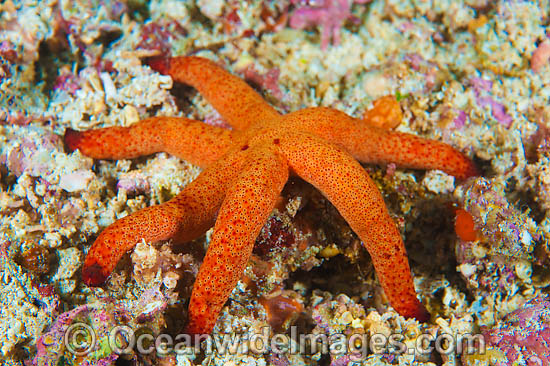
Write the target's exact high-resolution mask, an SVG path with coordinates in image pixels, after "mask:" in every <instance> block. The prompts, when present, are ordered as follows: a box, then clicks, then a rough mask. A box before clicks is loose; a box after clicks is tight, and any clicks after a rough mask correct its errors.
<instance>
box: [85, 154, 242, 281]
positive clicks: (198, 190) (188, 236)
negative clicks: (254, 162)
mask: <svg viewBox="0 0 550 366" xmlns="http://www.w3.org/2000/svg"><path fill="white" fill-rule="evenodd" d="M242 155H244V153H236V154H231V155H230V156H228V157H227V158H225V159H222V160H220V161H219V162H216V163H214V164H213V165H212V166H211V167H210V168H208V169H206V170H205V171H203V172H202V173H201V174H200V175H199V176H198V177H197V179H195V180H194V181H193V182H191V183H189V185H187V186H186V187H185V188H184V189H183V190H182V192H181V193H180V194H178V195H177V196H176V197H174V198H173V199H171V200H170V201H168V202H165V203H163V204H161V205H158V206H153V207H148V208H145V209H143V210H140V211H137V212H135V213H133V214H131V215H129V216H126V217H123V218H122V219H119V220H117V221H115V222H114V223H113V224H111V225H110V226H109V227H107V228H106V229H105V230H103V231H102V232H101V234H100V235H99V236H98V238H97V239H96V241H95V242H94V244H93V245H92V247H91V248H90V250H89V251H88V254H87V256H86V259H85V261H84V267H83V269H82V279H83V280H84V282H85V283H86V284H87V285H89V286H98V285H101V284H102V283H103V282H105V280H106V279H107V277H108V276H109V275H110V274H111V272H112V271H113V269H114V268H115V266H116V264H117V262H118V261H119V260H120V258H121V257H122V256H123V255H124V253H126V252H127V251H129V250H130V249H132V248H134V246H135V245H136V244H137V243H138V242H139V241H140V240H145V241H147V242H155V241H159V240H166V239H170V238H173V239H174V241H176V242H181V243H183V242H187V241H190V240H192V239H195V238H197V237H199V236H200V235H202V234H203V233H204V232H206V230H208V229H209V228H210V227H212V225H213V224H214V219H215V217H216V213H217V211H218V210H219V208H220V206H221V204H222V202H223V198H224V195H225V191H226V189H227V186H228V183H229V182H231V181H232V180H233V179H234V178H235V177H237V176H238V174H239V173H240V171H241V169H242V165H243V161H244V160H243V158H242Z"/></svg>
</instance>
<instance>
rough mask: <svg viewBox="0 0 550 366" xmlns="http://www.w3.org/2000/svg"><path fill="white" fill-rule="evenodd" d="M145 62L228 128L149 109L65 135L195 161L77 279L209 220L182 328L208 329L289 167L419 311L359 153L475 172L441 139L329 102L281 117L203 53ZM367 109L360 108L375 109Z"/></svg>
mask: <svg viewBox="0 0 550 366" xmlns="http://www.w3.org/2000/svg"><path fill="white" fill-rule="evenodd" d="M150 65H151V67H152V68H153V69H155V70H157V71H160V72H161V73H163V74H168V75H170V76H171V77H172V78H173V79H174V80H176V81H178V82H182V83H185V84H189V85H191V86H193V87H195V88H196V89H198V91H199V92H200V93H201V94H202V95H204V97H205V98H206V99H207V100H208V101H209V102H210V103H211V104H212V105H213V106H214V108H215V109H216V110H217V111H218V112H219V113H220V114H221V115H222V116H223V117H224V118H225V120H226V121H227V122H228V123H229V124H230V125H231V126H232V127H233V128H234V130H232V131H230V130H225V129H222V128H219V127H213V126H208V125H206V124H204V123H202V122H199V121H193V120H189V119H186V118H169V117H153V118H149V119H145V120H142V121H140V122H138V123H136V124H134V125H132V126H130V127H110V128H103V129H97V130H90V131H85V132H77V131H74V130H70V129H68V130H67V131H66V133H65V143H66V144H67V146H68V147H69V149H70V150H75V149H79V150H80V151H81V152H82V153H83V154H84V155H87V156H90V157H93V158H97V159H126V158H134V157H137V156H141V155H147V154H152V153H155V152H159V151H166V152H168V153H170V154H173V155H175V156H178V157H181V158H182V159H185V160H188V161H190V162H191V163H193V164H197V165H199V166H201V167H203V168H204V170H203V172H202V173H201V174H200V175H199V177H198V178H197V179H196V180H194V181H193V182H192V183H190V184H189V185H187V186H186V187H185V188H184V189H183V190H182V192H181V193H180V194H179V195H177V196H176V197H174V198H173V199H171V200H170V201H168V202H166V203H163V204H161V205H158V206H153V207H149V208H146V209H143V210H141V211H138V212H136V213H134V214H132V215H129V216H127V217H124V218H122V219H120V220H118V221H116V222H115V223H113V224H112V225H110V226H109V227H108V228H107V229H105V230H104V231H103V232H102V233H101V234H100V235H99V237H98V238H97V240H96V241H95V243H94V244H93V245H92V247H91V249H90V250H89V252H88V255H87V257H86V260H85V263H84V268H83V269H82V277H83V280H84V282H85V283H86V284H88V285H100V284H101V283H103V282H104V281H105V280H106V278H107V277H108V276H109V275H110V273H111V272H112V270H113V269H114V267H115V265H116V264H117V262H118V261H119V259H120V258H121V257H122V255H123V254H124V253H125V252H127V251H128V250H130V249H132V248H133V247H134V246H135V245H136V243H138V242H139V241H140V240H142V239H145V240H146V241H148V242H155V241H159V240H166V239H169V238H172V239H173V240H174V241H175V242H186V241H189V240H192V239H194V238H197V237H198V236H200V235H202V234H203V233H204V232H205V231H206V230H208V229H209V228H210V227H212V226H213V225H214V232H213V234H212V239H211V242H210V245H209V247H208V251H207V253H206V256H205V257H204V261H203V263H202V266H201V267H200V271H199V273H198V276H197V279H196V282H195V285H194V288H193V292H192V295H191V300H190V304H189V322H188V325H187V329H186V330H187V332H189V333H190V334H198V333H210V332H211V331H212V329H213V327H214V324H215V322H216V319H217V317H218V314H219V312H220V310H221V309H222V307H223V305H224V303H225V302H226V300H227V299H228V297H229V295H230V293H231V291H232V290H233V288H234V287H235V285H236V284H237V282H238V281H239V279H240V278H241V276H242V274H243V271H244V268H245V266H246V264H247V262H248V259H249V258H250V255H251V252H252V249H253V246H254V242H255V239H256V237H257V235H258V234H259V232H260V229H261V228H262V226H263V225H264V223H265V222H266V220H267V219H268V217H269V215H270V214H271V211H272V210H273V208H274V206H275V203H276V200H277V198H278V196H279V194H280V192H281V190H282V189H283V186H284V185H285V183H286V181H287V179H288V176H289V174H295V175H298V176H300V177H301V178H303V179H304V180H306V181H308V182H309V183H311V184H312V185H313V186H315V187H316V188H317V189H319V190H320V191H321V192H322V193H323V194H324V195H325V196H326V197H327V198H328V199H329V200H330V201H331V202H332V203H333V204H334V206H335V207H336V208H337V209H338V211H339V212H340V213H341V215H342V216H343V217H344V219H345V220H346V221H347V222H348V223H349V225H350V226H351V228H352V229H353V230H354V231H355V233H357V235H358V236H359V238H360V239H361V240H362V241H363V243H364V245H365V246H366V248H367V250H368V251H369V253H370V255H371V257H372V261H373V264H374V268H375V270H376V273H377V275H378V279H379V281H380V283H381V285H382V287H383V289H384V292H385V294H386V296H387V298H388V300H389V301H390V303H391V305H392V306H393V307H394V308H395V310H396V311H397V312H399V313H400V314H402V315H404V316H406V317H415V318H416V319H418V320H421V321H426V320H427V319H429V314H428V312H427V311H426V309H425V308H424V306H423V305H422V304H421V303H420V301H418V299H417V298H416V293H415V290H414V286H413V282H412V277H411V272H410V269H409V263H408V260H407V254H406V252H405V247H404V245H403V241H402V239H401V236H400V234H399V231H398V230H397V227H396V225H395V223H394V222H393V221H392V219H391V217H390V215H389V214H388V211H387V209H386V206H385V203H384V200H383V199H382V196H381V194H380V192H379V191H378V189H377V188H376V186H375V184H374V183H373V181H372V180H371V178H370V177H369V175H368V174H367V173H366V171H365V170H364V169H363V168H362V167H361V165H360V164H359V163H358V162H357V160H359V161H361V162H364V163H395V164H396V165H397V166H400V167H408V168H420V169H440V170H443V171H445V172H447V173H449V174H451V175H454V176H455V177H457V178H459V179H464V178H467V177H470V176H473V175H476V174H477V170H476V168H475V166H474V164H473V163H472V162H471V161H470V160H469V159H468V158H466V157H465V156H464V155H462V154H461V153H460V152H458V151H456V150H455V149H453V148H452V147H451V146H449V145H446V144H444V143H441V142H437V141H430V140H426V139H423V138H420V137H417V136H414V135H411V134H406V133H400V132H392V131H388V130H385V129H381V128H378V127H374V126H372V125H370V124H369V123H366V121H363V120H359V119H355V118H352V117H350V116H348V115H346V114H344V113H343V112H340V111H337V110H334V109H330V108H322V107H318V108H307V109H303V110H300V111H297V112H293V113H289V114H287V115H284V116H283V115H281V114H279V113H278V112H277V111H276V110H275V109H274V108H273V107H271V106H270V105H268V103H267V102H266V101H265V100H264V99H263V98H262V97H261V96H260V95H259V94H258V93H256V92H255V91H254V90H253V89H252V88H251V87H250V86H249V85H248V84H246V83H245V82H244V81H243V80H241V79H239V78H238V77H236V76H233V75H231V74H230V73H228V72H227V71H225V70H223V69H222V68H220V67H219V66H217V65H216V64H215V63H214V62H212V61H209V60H207V59H204V58H199V57H175V58H169V59H164V58H158V59H154V60H152V61H151V62H150ZM382 110H384V108H382V109H380V111H381V112H380V114H383V113H384V112H383V111H382ZM374 112H375V113H369V114H368V115H370V116H376V115H377V113H376V110H374ZM377 117H380V115H378V116H377ZM382 117H383V116H382ZM356 159H357V160H356Z"/></svg>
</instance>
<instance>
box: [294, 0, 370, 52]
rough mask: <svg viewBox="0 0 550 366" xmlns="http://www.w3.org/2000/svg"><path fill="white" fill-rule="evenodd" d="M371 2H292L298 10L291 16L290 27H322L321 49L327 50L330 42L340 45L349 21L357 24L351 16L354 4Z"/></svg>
mask: <svg viewBox="0 0 550 366" xmlns="http://www.w3.org/2000/svg"><path fill="white" fill-rule="evenodd" d="M369 1H370V0H355V1H353V0H321V1H308V0H292V3H293V4H294V5H296V6H297V7H296V9H294V12H293V13H292V14H291V15H290V27H291V28H294V29H304V28H308V27H311V26H316V25H318V26H320V27H321V49H322V50H326V49H327V46H328V44H329V43H330V40H331V38H332V43H333V44H334V45H335V46H338V45H339V44H340V28H342V25H343V24H344V22H345V21H346V20H348V19H351V20H352V21H355V22H357V21H358V19H357V18H356V17H354V16H353V15H352V14H351V6H352V4H353V3H354V2H356V3H359V4H365V3H367V2H369Z"/></svg>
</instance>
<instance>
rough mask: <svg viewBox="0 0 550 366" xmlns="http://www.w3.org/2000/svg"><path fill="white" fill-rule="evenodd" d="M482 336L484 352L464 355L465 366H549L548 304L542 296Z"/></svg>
mask: <svg viewBox="0 0 550 366" xmlns="http://www.w3.org/2000/svg"><path fill="white" fill-rule="evenodd" d="M483 336H484V339H485V342H486V346H487V350H486V352H484V355H480V354H474V355H464V357H463V358H462V362H463V363H464V365H465V366H470V365H472V366H473V365H495V364H496V365H541V366H548V365H550V302H549V301H548V299H547V298H546V297H545V296H543V297H538V298H535V299H533V300H531V301H529V302H528V303H526V304H525V305H524V306H523V307H521V308H520V309H518V310H516V311H514V312H512V313H510V314H509V315H508V316H506V318H505V319H504V321H503V322H502V323H500V324H499V325H498V326H496V327H494V328H493V329H491V330H485V331H484V332H483ZM495 361H496V362H495Z"/></svg>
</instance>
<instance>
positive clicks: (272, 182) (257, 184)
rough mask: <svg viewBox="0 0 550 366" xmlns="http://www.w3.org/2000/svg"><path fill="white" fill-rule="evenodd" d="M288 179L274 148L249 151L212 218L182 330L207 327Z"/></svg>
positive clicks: (200, 330) (191, 331)
mask: <svg viewBox="0 0 550 366" xmlns="http://www.w3.org/2000/svg"><path fill="white" fill-rule="evenodd" d="M287 179H288V165H287V163H286V161H285V159H284V158H283V157H282V156H281V155H280V154H279V153H277V152H276V150H275V149H273V148H270V149H268V148H262V149H261V150H256V151H251V153H250V156H249V158H248V159H247V166H246V167H245V168H244V170H243V171H242V173H241V174H240V175H239V177H238V178H237V179H236V180H235V182H234V183H233V184H232V185H231V186H230V187H229V188H228V191H227V195H226V198H225V200H224V202H223V204H222V207H221V208H220V212H219V214H218V218H217V219H216V225H215V226H214V232H213V234H212V241H211V242H210V245H209V246H208V251H207V252H206V256H205V257H204V261H203V263H202V265H201V268H200V270H199V274H198V276H197V279H196V281H195V285H194V287H193V293H192V294H191V300H190V303H189V322H188V326H187V329H186V333H188V334H206V333H210V332H211V331H212V328H213V327H214V324H215V323H216V319H217V318H218V314H219V312H220V310H221V309H222V307H223V305H224V303H225V302H226V301H227V299H228V298H229V295H230V294H231V291H232V290H233V289H234V288H235V285H236V284H237V282H238V281H239V279H240V278H241V276H242V274H243V271H244V269H245V266H246V264H247V262H248V259H249V258H250V255H251V254H252V248H253V246H254V242H255V240H256V237H257V236H258V234H259V232H260V230H261V228H262V226H263V225H264V224H265V222H266V221H267V219H268V217H269V215H270V214H271V211H272V210H273V208H274V207H275V203H276V201H277V198H278V197H279V194H280V192H281V190H282V189H283V186H284V184H285V183H286V181H287Z"/></svg>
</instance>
